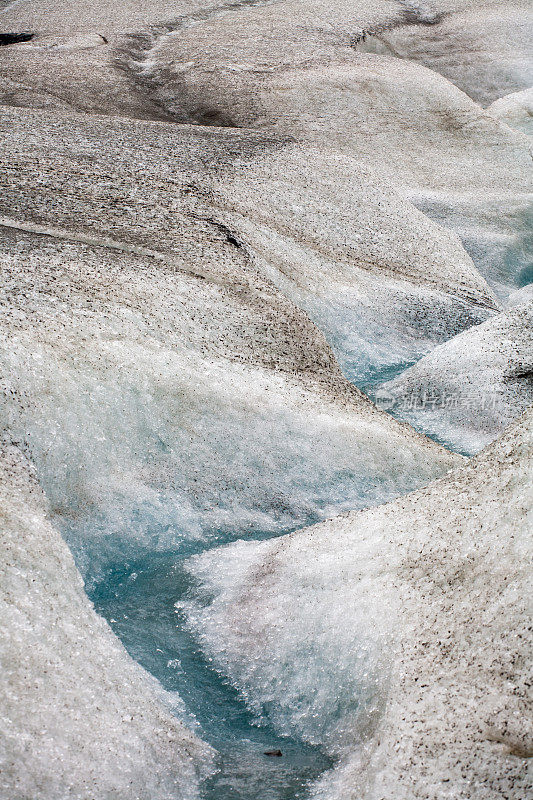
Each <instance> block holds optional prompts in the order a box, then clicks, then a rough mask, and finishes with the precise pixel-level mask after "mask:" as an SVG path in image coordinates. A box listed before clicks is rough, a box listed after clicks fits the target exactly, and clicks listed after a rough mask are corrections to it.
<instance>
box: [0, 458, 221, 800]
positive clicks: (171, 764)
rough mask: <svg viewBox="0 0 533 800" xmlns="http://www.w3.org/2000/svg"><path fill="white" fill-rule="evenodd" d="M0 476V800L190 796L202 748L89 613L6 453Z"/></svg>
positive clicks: (53, 533) (31, 492) (206, 752)
mask: <svg viewBox="0 0 533 800" xmlns="http://www.w3.org/2000/svg"><path fill="white" fill-rule="evenodd" d="M0 478H1V487H2V488H1V494H0V501H1V516H2V551H3V560H2V564H1V567H0V578H1V580H0V586H1V592H0V617H1V619H2V644H1V648H0V650H1V655H2V673H1V676H0V686H1V694H2V716H1V719H0V735H1V737H2V774H1V777H0V795H1V796H2V797H3V798H13V799H14V798H22V797H27V798H30V797H31V798H32V800H42V799H43V798H44V799H45V800H50V798H52V797H53V798H55V799H56V800H60V798H66V797H67V796H68V797H69V798H71V797H76V798H89V797H99V798H104V797H106V798H111V797H113V798H117V800H119V798H120V800H126V798H128V799H129V798H132V797H135V798H139V800H141V799H142V800H178V798H179V799H180V800H194V798H197V797H198V784H199V781H200V779H201V778H202V776H204V775H205V774H207V773H208V772H209V769H210V762H211V758H212V753H211V750H210V748H209V747H208V746H207V745H205V744H203V743H202V742H201V741H200V740H199V739H198V738H197V737H196V736H195V735H194V734H193V733H192V732H191V731H189V730H188V729H187V728H186V727H185V726H184V725H183V724H182V723H181V722H180V721H179V720H178V718H177V716H176V714H177V715H178V716H179V713H180V708H179V706H178V707H173V708H172V711H173V712H174V713H171V710H170V708H168V709H167V708H165V703H167V705H168V703H169V701H172V698H171V697H170V696H168V697H165V696H164V693H163V692H162V690H161V687H160V686H159V684H157V682H156V681H155V680H154V679H153V678H151V677H150V676H148V674H146V673H145V672H144V671H143V670H142V669H141V668H140V667H139V666H138V665H136V664H135V663H134V662H133V661H132V660H131V659H130V657H129V656H128V655H127V653H126V651H125V650H124V648H123V647H122V645H121V644H120V643H119V642H118V640H117V639H116V637H115V636H114V634H113V633H112V632H111V629H110V628H109V627H108V625H107V624H106V623H105V622H104V620H103V619H102V618H101V617H99V616H98V615H97V614H96V613H95V611H94V609H93V607H92V604H91V603H90V602H89V600H88V599H87V595H86V594H85V591H84V588H83V582H82V580H81V577H80V575H79V573H78V571H77V570H76V568H75V566H74V562H73V560H72V556H71V554H70V552H69V550H68V548H67V546H66V544H65V543H64V541H63V539H62V538H61V536H60V534H59V532H58V531H57V530H56V529H55V528H54V527H53V526H52V525H51V524H50V522H49V521H48V520H47V518H46V503H45V501H44V498H43V495H42V492H41V490H40V488H39V486H38V484H37V483H36V481H35V478H34V476H33V475H32V474H31V470H29V468H28V464H27V462H26V460H25V459H24V458H23V457H22V456H21V454H20V452H19V451H18V450H17V448H15V447H12V446H9V447H5V446H2V453H1V457H0Z"/></svg>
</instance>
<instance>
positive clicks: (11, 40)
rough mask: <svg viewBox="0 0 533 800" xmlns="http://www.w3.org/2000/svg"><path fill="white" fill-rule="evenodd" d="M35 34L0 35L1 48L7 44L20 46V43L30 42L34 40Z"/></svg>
mask: <svg viewBox="0 0 533 800" xmlns="http://www.w3.org/2000/svg"><path fill="white" fill-rule="evenodd" d="M34 36H35V34H34V33H27V32H23V33H0V47H2V46H5V45H7V44H18V43H19V42H29V41H30V39H33V37H34Z"/></svg>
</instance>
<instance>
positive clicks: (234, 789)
mask: <svg viewBox="0 0 533 800" xmlns="http://www.w3.org/2000/svg"><path fill="white" fill-rule="evenodd" d="M222 543H223V542H222V541H221V540H218V541H217V544H222ZM211 546H212V543H211ZM202 549H205V543H204V546H201V545H198V544H196V545H192V544H190V545H189V546H186V547H184V548H183V549H181V551H179V552H178V551H173V552H169V553H159V554H156V555H154V554H152V555H150V556H148V557H144V558H142V559H140V560H137V561H131V562H129V563H126V564H125V563H122V564H120V565H118V566H116V567H115V568H111V569H109V571H108V573H107V577H106V578H105V580H103V581H101V582H100V583H97V584H96V585H94V586H93V588H92V590H90V591H89V595H90V597H91V599H92V600H93V602H94V604H95V607H96V610H97V611H98V613H100V614H101V615H102V616H104V617H105V618H106V619H107V620H108V621H109V622H110V624H111V626H112V628H113V630H114V632H115V633H116V634H117V636H118V637H119V638H120V639H121V640H122V642H123V643H124V645H125V647H126V649H127V650H128V652H129V653H130V655H131V656H132V657H133V658H134V659H135V660H136V661H137V662H138V663H140V664H141V665H142V666H143V667H144V668H145V669H146V670H148V672H150V673H152V675H154V676H155V677H156V678H157V679H158V680H159V681H160V683H161V685H162V686H163V688H164V689H166V690H167V691H169V692H177V693H178V694H179V696H180V697H181V699H182V700H183V701H184V703H185V707H186V717H185V721H186V723H187V721H189V724H191V725H193V726H194V725H195V721H196V722H197V723H198V724H199V726H200V727H199V729H198V733H199V735H200V736H201V737H202V738H203V739H204V740H206V741H208V742H209V743H210V744H211V745H213V747H214V748H215V749H216V751H217V753H218V756H217V761H216V767H217V772H216V773H215V774H214V775H213V776H212V777H211V778H210V779H209V780H208V781H207V782H206V785H205V786H204V787H203V793H202V794H203V797H204V798H205V799H206V800H211V799H212V800H296V799H298V798H304V797H305V796H306V795H307V788H308V786H309V785H310V784H311V783H312V782H313V781H314V780H316V778H317V777H318V776H319V775H320V774H321V773H322V772H324V771H325V770H326V769H328V768H329V767H330V766H331V765H332V762H331V760H330V759H328V757H327V756H326V755H324V754H323V753H322V752H321V751H320V749H319V748H317V747H311V746H308V745H306V744H305V743H303V742H300V741H296V740H294V739H289V738H286V737H280V736H278V735H277V734H276V733H275V731H274V730H273V729H272V727H271V726H270V725H268V723H263V722H262V724H261V725H259V724H258V723H257V720H255V719H254V718H253V717H252V715H251V714H250V712H249V711H248V710H247V709H246V706H245V704H244V701H243V700H242V699H241V698H240V697H239V696H238V694H237V692H236V690H235V689H234V688H233V687H232V686H231V685H230V684H229V683H228V682H226V681H224V680H223V679H222V678H221V677H220V676H219V675H218V674H217V672H215V670H214V669H213V667H212V666H211V665H210V664H209V662H208V661H206V659H205V658H204V656H203V654H202V652H201V650H200V649H199V647H198V644H197V642H196V641H195V639H194V638H193V636H192V635H191V633H189V631H188V630H187V627H186V625H185V621H184V618H183V616H182V614H181V612H180V611H179V609H177V608H176V602H178V601H179V600H180V599H182V598H184V597H185V596H186V595H187V592H188V590H189V588H190V581H191V578H190V577H189V576H188V574H187V573H186V571H185V570H184V568H183V561H184V559H185V558H187V557H188V556H190V555H192V554H193V553H197V552H201V550H202ZM187 718H189V719H187ZM275 750H280V751H281V752H282V756H281V757H277V756H268V755H265V753H266V752H267V751H275Z"/></svg>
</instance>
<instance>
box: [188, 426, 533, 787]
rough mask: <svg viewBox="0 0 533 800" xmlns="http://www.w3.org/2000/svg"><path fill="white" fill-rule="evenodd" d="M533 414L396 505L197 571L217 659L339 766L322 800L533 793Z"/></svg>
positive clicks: (225, 553) (197, 625)
mask: <svg viewBox="0 0 533 800" xmlns="http://www.w3.org/2000/svg"><path fill="white" fill-rule="evenodd" d="M532 422H533V418H532V416H531V412H529V413H527V414H526V415H524V416H523V417H522V419H521V420H520V421H519V422H518V423H516V424H514V425H513V426H511V427H510V428H509V429H508V430H507V431H506V432H505V433H504V434H503V436H502V437H501V438H500V439H498V440H497V441H496V442H495V443H494V444H493V445H491V446H490V447H489V448H487V449H486V450H485V451H483V453H482V454H480V455H479V456H478V457H476V458H475V459H473V460H472V461H471V462H470V463H469V464H468V465H466V466H464V467H460V468H458V469H456V470H454V471H453V472H451V473H450V474H449V475H448V476H446V477H444V478H442V479H440V480H439V481H437V482H435V483H434V484H431V485H430V486H428V487H427V488H426V489H422V490H420V491H418V492H415V493H413V494H411V495H408V496H406V497H403V498H401V499H398V500H396V501H394V502H393V503H390V504H388V505H385V506H382V507H379V508H376V509H370V510H366V511H362V512H359V513H351V514H347V515H345V516H342V517H338V518H336V519H334V520H330V521H327V522H325V523H323V524H321V525H319V526H316V527H312V528H308V529H305V530H303V531H298V532H297V533H294V534H292V535H290V536H286V537H283V538H281V539H278V540H276V541H273V542H263V543H245V542H238V543H236V544H233V545H229V546H227V547H225V548H222V549H219V550H215V551H212V552H210V553H208V554H205V555H203V556H201V557H197V558H193V559H192V560H191V561H190V562H189V563H190V570H191V572H192V574H193V575H194V576H195V578H196V579H197V580H198V583H199V590H198V596H197V599H196V600H194V601H193V600H191V601H190V602H189V603H187V604H185V608H186V610H187V613H188V615H189V619H190V624H191V625H192V626H193V628H194V630H195V631H196V633H197V635H198V637H199V639H200V641H201V642H202V644H203V647H204V648H205V651H206V653H208V654H209V655H210V656H211V657H212V658H213V659H215V661H216V663H217V665H218V667H219V669H220V670H221V671H222V672H223V673H224V674H227V675H231V678H232V681H234V683H235V684H236V685H237V686H238V687H239V688H240V690H241V691H242V693H243V696H244V697H245V698H246V700H247V702H248V703H249V705H250V707H251V708H252V709H254V711H255V712H256V714H257V715H258V717H261V716H262V715H263V716H266V717H268V718H269V719H270V720H271V721H273V722H274V724H275V725H277V726H279V728H280V730H291V731H297V732H298V733H299V734H300V735H301V736H303V737H304V738H306V739H307V740H309V741H312V742H320V743H321V744H322V746H323V747H325V748H327V749H328V750H329V751H330V752H333V753H335V754H337V755H338V756H340V764H339V767H338V769H337V770H336V771H334V772H333V773H332V774H330V775H328V776H326V777H325V778H324V780H323V782H322V784H321V785H320V786H318V787H317V797H321V798H322V797H323V798H328V800H331V798H347V797H352V796H353V797H358V798H378V797H394V798H411V799H412V798H422V797H423V798H426V799H427V798H435V799H436V798H441V797H443V796H452V795H457V796H461V797H465V798H479V797H483V798H487V800H488V799H489V798H494V800H496V798H500V797H502V796H507V797H512V798H517V799H518V798H522V797H524V796H525V794H526V793H527V788H526V787H527V764H528V762H527V758H528V757H529V756H530V755H531V748H532V746H533V743H532V740H531V731H530V729H529V728H528V727H527V723H526V721H525V720H526V717H527V704H528V698H527V685H528V666H527V647H528V645H527V634H526V629H527V625H528V610H527V606H528V600H527V598H528V593H529V592H530V588H531V587H530V583H529V581H530V575H529V566H530V563H531V547H530V531H531V522H532V520H531V509H530V499H531V497H530V476H531V466H532V457H533V437H532V433H533V425H532Z"/></svg>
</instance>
